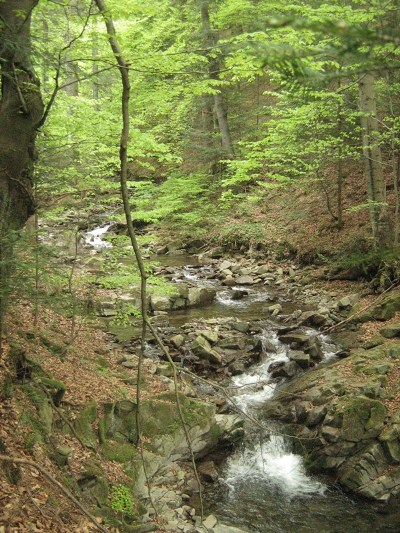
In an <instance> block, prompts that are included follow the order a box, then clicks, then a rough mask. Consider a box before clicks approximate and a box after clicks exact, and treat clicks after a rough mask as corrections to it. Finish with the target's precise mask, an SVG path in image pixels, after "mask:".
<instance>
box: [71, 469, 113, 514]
mask: <svg viewBox="0 0 400 533" xmlns="http://www.w3.org/2000/svg"><path fill="white" fill-rule="evenodd" d="M77 486H78V488H79V491H80V493H81V495H82V497H83V498H84V500H86V501H87V502H90V503H93V504H96V505H98V506H101V505H104V504H106V503H107V502H108V495H109V491H110V487H109V484H108V481H107V478H106V475H105V473H104V470H103V469H102V467H101V465H100V463H99V462H98V461H96V460H93V459H89V460H88V461H87V462H86V463H85V465H84V467H83V470H82V473H81V475H80V476H79V479H78V480H77Z"/></svg>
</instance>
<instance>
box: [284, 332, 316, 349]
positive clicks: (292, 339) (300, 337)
mask: <svg viewBox="0 0 400 533" xmlns="http://www.w3.org/2000/svg"><path fill="white" fill-rule="evenodd" d="M310 338H311V337H310V335H305V334H304V333H301V332H296V331H293V332H290V333H284V334H283V335H280V336H279V340H280V341H281V342H283V343H284V344H296V345H297V346H298V347H303V346H305V345H306V344H307V343H308V342H309V341H310Z"/></svg>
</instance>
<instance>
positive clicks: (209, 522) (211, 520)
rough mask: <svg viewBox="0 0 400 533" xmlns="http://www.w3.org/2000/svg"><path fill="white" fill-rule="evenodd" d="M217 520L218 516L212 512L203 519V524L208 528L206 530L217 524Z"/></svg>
mask: <svg viewBox="0 0 400 533" xmlns="http://www.w3.org/2000/svg"><path fill="white" fill-rule="evenodd" d="M217 522H218V520H217V517H216V516H214V515H213V514H210V515H209V516H207V518H206V519H205V520H203V526H204V527H205V528H206V530H207V529H211V528H213V527H214V526H215V525H216V524H217Z"/></svg>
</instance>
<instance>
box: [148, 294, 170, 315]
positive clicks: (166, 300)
mask: <svg viewBox="0 0 400 533" xmlns="http://www.w3.org/2000/svg"><path fill="white" fill-rule="evenodd" d="M150 305H151V308H152V310H153V311H169V310H170V309H171V307H172V303H171V299H170V297H169V296H154V295H153V296H152V297H151V303H150Z"/></svg>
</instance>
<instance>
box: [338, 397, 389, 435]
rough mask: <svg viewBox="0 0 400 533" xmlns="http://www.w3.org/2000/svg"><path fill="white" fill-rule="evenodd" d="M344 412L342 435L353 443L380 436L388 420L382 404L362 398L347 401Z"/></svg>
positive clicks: (343, 408)
mask: <svg viewBox="0 0 400 533" xmlns="http://www.w3.org/2000/svg"><path fill="white" fill-rule="evenodd" d="M342 412H343V426H342V435H343V438H344V439H345V440H349V441H352V442H358V441H359V440H362V439H365V438H372V437H374V436H377V435H379V433H380V431H381V429H382V427H383V425H384V423H385V418H386V407H385V406H384V405H383V403H382V402H379V401H378V400H372V399H370V398H366V397H362V396H358V397H356V398H353V399H349V400H347V405H345V406H344V407H342Z"/></svg>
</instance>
